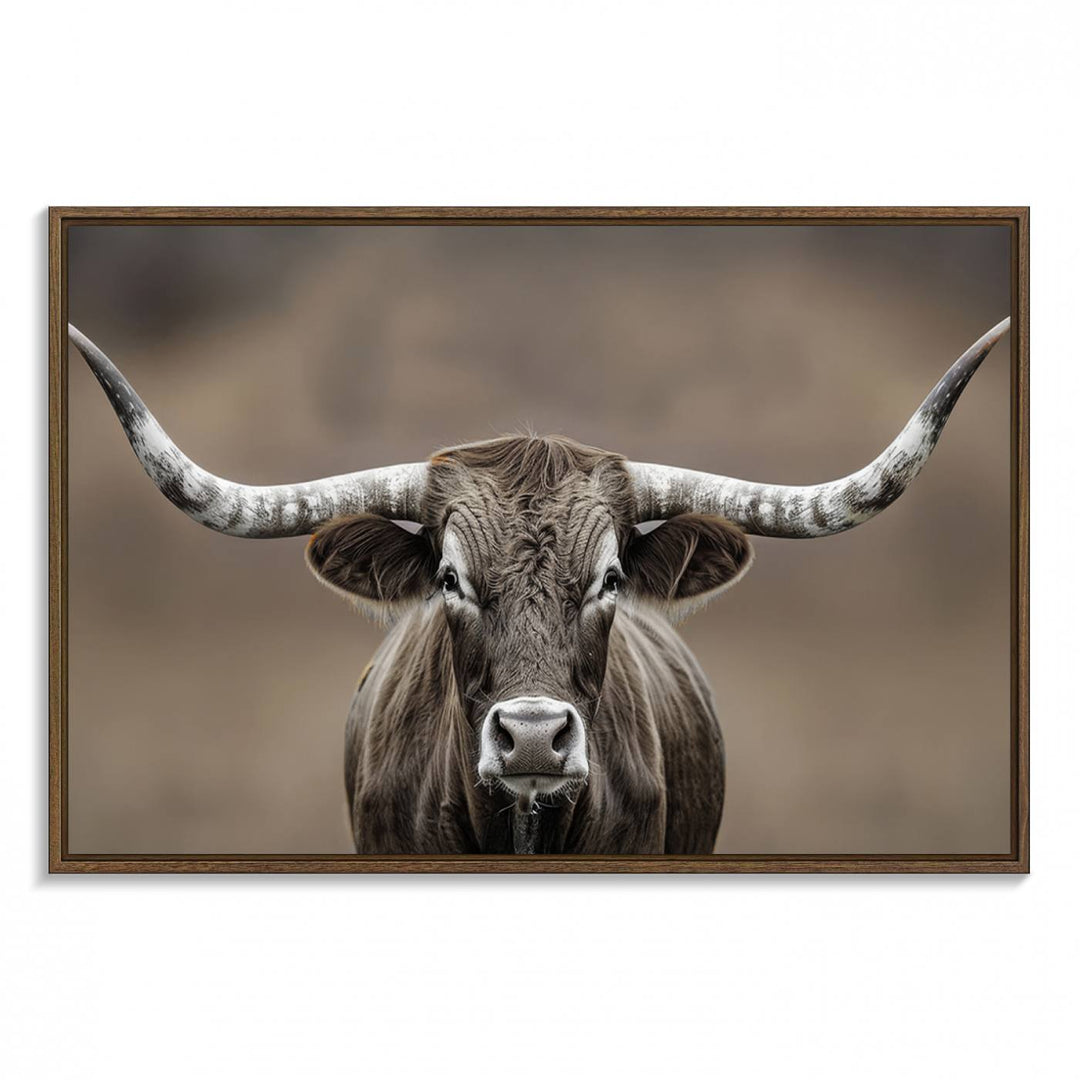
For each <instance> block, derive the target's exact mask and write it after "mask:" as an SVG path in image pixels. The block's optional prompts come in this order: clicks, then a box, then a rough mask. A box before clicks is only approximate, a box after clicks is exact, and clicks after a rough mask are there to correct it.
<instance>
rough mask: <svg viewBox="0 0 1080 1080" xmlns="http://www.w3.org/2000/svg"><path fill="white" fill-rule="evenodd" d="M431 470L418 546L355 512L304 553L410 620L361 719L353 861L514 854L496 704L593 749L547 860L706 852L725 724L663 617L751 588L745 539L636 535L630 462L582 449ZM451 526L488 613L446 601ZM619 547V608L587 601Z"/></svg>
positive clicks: (488, 451)
mask: <svg viewBox="0 0 1080 1080" xmlns="http://www.w3.org/2000/svg"><path fill="white" fill-rule="evenodd" d="M429 472H430V479H429V484H428V491H427V495H426V498H425V500H424V510H423V520H422V521H421V522H420V524H421V525H422V529H421V531H420V532H419V533H418V534H416V535H413V534H411V533H409V532H407V531H405V530H403V529H401V528H399V527H398V526H396V525H394V524H392V523H389V522H386V521H383V520H382V519H379V518H372V517H370V516H366V515H360V516H357V517H352V518H347V519H344V520H341V521H338V522H333V523H331V524H330V525H328V526H326V527H325V528H324V529H322V530H320V532H319V533H318V534H317V535H316V536H315V537H314V538H313V540H312V542H311V544H310V545H309V550H308V560H309V564H310V565H311V567H312V569H313V570H314V571H315V573H316V574H318V575H319V576H320V577H321V578H322V579H323V580H324V581H325V582H326V583H327V584H329V585H331V586H332V587H333V588H335V589H337V590H340V591H343V592H346V593H348V594H349V595H351V596H353V597H354V598H356V599H357V600H358V602H359V603H360V604H361V605H362V606H363V607H365V608H367V609H368V610H376V611H382V612H384V613H389V614H391V615H393V617H394V618H395V619H396V620H397V621H396V622H395V625H394V626H393V628H392V629H391V631H390V633H389V634H388V636H387V638H386V640H385V641H384V643H383V645H382V646H381V648H380V649H379V651H378V653H377V654H376V656H375V658H374V661H373V664H372V668H371V673H370V675H369V676H368V677H367V678H366V679H365V680H364V682H363V683H362V685H361V686H360V688H359V689H358V690H357V693H356V696H355V697H354V699H353V704H352V707H351V709H350V713H349V720H348V726H347V737H346V785H347V790H348V794H349V799H350V805H351V810H352V822H353V833H354V839H355V842H356V848H357V851H359V852H363V853H387V854H388V853H395V854H400V853H459V852H489V853H490V852H510V851H513V850H514V840H513V812H512V806H513V799H512V797H511V796H510V795H509V794H505V793H503V794H500V793H499V792H498V791H495V790H489V789H488V788H487V787H485V786H483V785H481V784H479V782H478V777H477V757H478V733H479V730H480V724H481V721H482V720H483V717H484V715H485V713H486V711H487V710H488V708H489V707H490V706H491V705H492V704H493V703H494V702H496V701H501V700H506V699H508V698H511V697H514V696H518V695H542V696H548V697H551V698H554V699H556V700H560V701H568V702H570V703H572V704H573V705H574V706H575V708H576V709H577V710H578V712H579V713H580V714H581V716H582V718H583V720H584V723H585V727H586V732H587V738H588V757H589V762H590V770H589V778H588V782H587V784H586V785H585V786H584V787H581V788H580V789H578V790H575V791H570V792H568V793H565V794H563V795H560V796H553V797H552V798H551V800H550V803H549V804H548V805H544V806H542V808H541V810H540V819H539V837H538V842H537V850H539V851H545V852H578V853H594V854H595V853H608V854H620V853H621V854H628V853H663V852H668V853H692V852H698V853H701V852H709V851H711V850H712V848H713V844H714V842H715V839H716V833H717V829H718V828H719V824H720V815H721V810H722V806H723V791H724V755H723V742H722V739H721V734H720V726H719V723H718V721H717V718H716V713H715V708H714V703H713V698H712V694H711V692H710V690H709V687H708V685H707V683H706V681H705V679H704V676H703V675H702V673H701V670H700V668H699V667H698V665H697V663H696V662H695V660H694V658H693V657H692V656H691V654H690V653H689V651H688V650H687V649H686V647H685V646H684V645H683V643H682V642H681V640H680V639H679V638H678V636H677V635H676V634H675V632H674V631H673V630H672V629H671V627H670V625H669V624H668V621H667V619H668V618H669V617H670V616H677V615H679V614H682V613H683V612H684V611H685V610H686V608H687V606H688V605H691V604H693V603H695V602H697V601H699V600H700V599H701V598H706V599H707V598H708V597H710V596H711V595H714V594H715V593H716V592H717V591H719V590H720V589H722V588H723V587H725V586H726V585H728V584H730V583H731V582H732V581H734V580H736V579H737V578H738V576H739V575H740V574H741V573H742V572H743V571H744V570H745V569H746V567H747V566H748V565H749V562H750V559H751V551H750V546H749V543H748V542H747V541H746V538H745V537H744V536H743V535H742V533H741V532H739V530H738V529H736V528H734V527H733V526H731V525H729V524H728V523H727V522H723V521H721V520H720V519H717V518H708V517H701V516H698V515H683V516H680V517H677V518H673V519H672V520H671V521H669V522H667V523H665V524H664V525H662V526H660V527H659V528H658V529H656V530H654V531H652V532H649V533H648V534H646V535H641V534H640V533H639V532H638V531H637V530H636V529H635V528H634V526H635V525H636V524H637V523H636V522H635V521H634V519H633V504H632V500H631V495H630V486H629V479H628V476H627V473H626V470H625V467H624V464H623V459H622V458H621V457H620V456H619V455H616V454H611V453H608V452H606V451H603V450H597V449H594V448H591V447H586V446H582V445H580V444H578V443H575V442H573V441H571V440H569V439H563V438H556V437H551V438H535V437H529V436H515V437H506V438H502V439H496V440H492V441H490V442H487V443H479V444H474V445H470V446H464V447H457V448H453V449H450V450H446V451H443V452H442V453H441V454H438V455H436V456H435V457H434V458H433V459H432V468H431V469H430V470H429ZM447 530H453V532H454V535H455V540H456V543H457V544H458V546H459V547H460V548H461V550H462V551H463V552H464V553H465V558H466V560H467V574H468V579H469V582H470V588H471V589H473V590H474V591H475V603H472V602H470V603H469V604H449V603H444V602H443V599H442V595H441V594H442V592H443V585H442V584H440V582H439V581H437V580H436V576H437V571H438V567H439V566H440V560H441V559H442V553H443V541H444V537H445V535H446V533H447ZM610 537H614V540H615V545H616V547H617V551H618V554H619V560H620V562H621V565H622V574H621V577H622V581H621V595H620V596H619V598H618V601H617V604H603V605H602V604H598V603H590V602H587V597H586V593H587V590H588V589H590V588H595V585H591V584H590V583H591V582H595V577H596V572H597V567H598V566H599V568H600V572H601V574H602V573H603V568H604V563H603V561H602V560H603V557H604V552H606V551H608V550H609V549H610V543H611V541H610V539H605V538H610ZM605 545H608V546H605ZM598 559H599V560H601V561H600V562H598V561H597V560H598Z"/></svg>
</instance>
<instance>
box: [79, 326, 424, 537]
mask: <svg viewBox="0 0 1080 1080" xmlns="http://www.w3.org/2000/svg"><path fill="white" fill-rule="evenodd" d="M68 337H69V338H70V339H71V341H72V344H74V345H75V347H76V348H77V349H78V350H79V352H81V353H82V355H83V357H84V358H85V360H86V362H87V363H88V364H89V365H90V370H91V371H93V373H94V375H96V376H97V380H98V382H99V383H101V385H102V388H103V389H104V390H105V393H106V395H107V396H108V398H109V402H110V403H111V405H112V407H113V409H114V410H115V411H116V415H117V416H118V417H119V419H120V423H121V424H122V425H123V428H124V431H125V433H126V434H127V437H128V442H130V443H131V447H132V449H133V450H134V451H135V456H136V457H137V458H138V459H139V461H140V462H141V464H142V467H143V468H144V469H145V470H146V473H147V475H148V476H149V477H150V479H151V480H153V481H154V483H155V484H156V485H157V486H158V488H159V489H160V491H161V492H162V493H163V494H164V495H165V496H166V497H167V498H168V499H169V500H170V501H171V502H172V503H174V504H175V505H176V506H178V507H179V508H180V509H181V510H183V511H184V513H185V514H188V515H189V516H190V517H192V518H194V519H195V520H196V521H198V522H199V523H200V524H202V525H205V526H206V527H207V528H210V529H213V530H215V531H216V532H221V533H227V534H228V535H229V536H243V537H250V538H258V539H270V538H275V537H284V536H302V535H304V534H305V533H310V532H314V531H315V530H316V529H318V528H319V527H320V526H321V525H323V524H325V523H326V522H327V521H329V520H330V519H331V518H335V517H338V516H340V515H342V514H360V513H369V514H380V515H382V516H383V517H387V518H392V519H397V520H403V521H409V520H417V519H418V518H419V516H420V503H421V500H422V498H423V494H424V489H425V486H426V483H427V463H426V462H418V463H416V464H411V465H390V466H387V467H385V468H381V469H365V470H363V471H361V472H354V473H347V474H345V475H342V476H328V477H326V478H324V479H322V480H311V481H308V482H306V483H299V484H277V485H273V486H266V487H259V486H253V485H249V484H236V483H233V481H231V480H224V479H222V478H221V477H220V476H214V474H213V473H209V472H207V471H206V470H205V469H203V468H202V467H201V466H199V465H196V464H195V462H193V461H192V460H191V459H190V458H189V457H187V455H185V454H184V453H183V451H181V450H180V449H179V447H177V446H176V444H175V443H174V442H173V441H172V439H170V438H169V436H168V434H167V433H166V432H165V429H164V428H163V427H162V426H161V425H160V424H159V423H158V422H157V420H155V419H154V416H153V414H152V413H151V412H150V410H149V409H148V408H147V407H146V406H145V405H144V404H143V403H142V400H141V399H140V398H139V395H138V394H136V393H135V391H134V390H133V389H132V388H131V384H130V383H129V382H128V381H127V379H125V378H124V376H123V375H122V374H121V373H120V371H119V370H118V369H117V368H116V366H115V365H114V364H113V363H112V361H111V360H110V359H109V358H108V357H107V356H106V355H105V354H104V353H103V352H102V351H101V350H100V349H99V348H98V347H97V346H96V345H95V344H94V343H93V342H92V341H91V340H90V339H89V338H88V337H86V335H85V334H82V333H80V332H79V331H78V330H77V329H76V328H75V327H74V326H72V325H71V324H70V323H69V324H68Z"/></svg>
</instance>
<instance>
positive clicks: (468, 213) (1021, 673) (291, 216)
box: [48, 207, 1029, 873]
mask: <svg viewBox="0 0 1080 1080" xmlns="http://www.w3.org/2000/svg"><path fill="white" fill-rule="evenodd" d="M135 223H144V224H159V225H198V224H207V223H213V224H236V225H244V224H282V225H299V224H320V225H334V224H342V225H345V224H348V225H357V224H440V225H447V226H453V225H479V224H483V225H491V226H498V225H537V224H544V225H560V224H596V225H605V224H624V225H625V224H633V225H635V226H639V227H642V228H647V227H649V226H650V225H657V224H660V225H677V224H687V225H730V224H741V225H771V226H777V227H782V226H784V225H789V224H795V225H817V224H823V225H824V224H828V225H877V224H888V225H903V226H910V227H918V226H920V225H927V224H935V225H957V226H968V227H979V226H983V225H996V226H1006V227H1008V229H1009V230H1010V235H1011V275H1012V297H1011V305H1012V306H1011V318H1012V335H1011V338H1010V341H1011V391H1012V392H1011V447H1012V453H1011V474H1010V486H1011V522H1012V551H1011V567H1010V573H1011V582H1010V602H1011V627H1010V634H1011V695H1010V709H1011V747H1010V751H1011V795H1010V799H1011V805H1010V845H1009V850H1008V851H1001V852H999V853H993V854H962V853H961V854H956V855H942V854H934V855H919V854H912V855H895V854H891V855H880V856H879V855H867V854H859V855H843V854H820V855H806V854H801V855H791V856H785V855H696V856H677V857H676V856H668V855H643V856H633V857H628V856H601V855H595V856H594V855H589V856H564V855H550V856H548V855H544V856H516V855H500V856H483V855H475V856H449V855H448V856H426V855H425V856H422V857H403V856H391V855H383V856H353V855H334V856H306V855H273V856H265V855H184V856H177V855H170V854H167V853H163V854H160V855H157V854H154V855H149V854H142V855H124V856H118V855H111V854H110V855H105V854H86V853H81V852H80V853H77V854H73V853H72V852H71V851H70V850H69V845H68V839H67V838H68V834H69V829H68V779H67V771H68V751H69V742H68V692H67V687H68V645H67V633H68V610H67V578H68V571H67V567H68V547H69V542H70V537H69V533H68V527H67V510H68V481H67V477H68V441H67V417H68V377H69V376H68V359H67V356H68V349H67V337H66V332H65V327H66V326H67V322H68V318H67V307H68V303H67V238H68V231H69V229H71V228H72V227H75V226H108V225H120V224H135ZM1028 233H1029V213H1028V209H1027V208H1026V207H916V208H912V207H847V208H836V207H809V208H806V207H804V208H709V207H670V208H660V207H655V208H648V207H646V208H598V207H593V208H588V207H585V208H564V207H548V208H543V207H539V208H537V207H532V208H519V207H500V208H492V207H488V208H427V207H415V208H408V207H406V208H287V207H284V208H283V207H275V208H255V207H221V208H218V207H215V208H190V207H112V208H109V207H53V208H51V209H50V211H49V338H48V340H49V656H50V666H49V870H50V872H54V873H191V872H214V873H356V872H368V873H371V872H374V873H401V872H437V873H457V872H471V873H475V872H494V873H521V872H534V873H535V872H539V873H582V872H605V873H611V872H618V873H627V872H632V873H670V872H678V873H763V872H769V873H807V872H814V873H817V872H834V873H836V872H840V873H896V872H904V873H1027V872H1028V870H1029V835H1028V803H1029V777H1028V762H1029V716H1028V673H1029V666H1028V516H1029V494H1028V483H1029V472H1028V365H1029V328H1028V319H1029V300H1028ZM115 359H117V361H118V362H119V363H120V364H121V366H122V358H120V357H116V358H115ZM947 359H950V358H946V362H947ZM117 438H118V439H119V438H120V435H119V434H117Z"/></svg>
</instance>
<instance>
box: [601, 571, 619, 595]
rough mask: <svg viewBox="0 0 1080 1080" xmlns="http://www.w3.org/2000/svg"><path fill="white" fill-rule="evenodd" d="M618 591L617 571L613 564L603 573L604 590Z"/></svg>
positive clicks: (608, 591) (607, 591) (609, 591)
mask: <svg viewBox="0 0 1080 1080" xmlns="http://www.w3.org/2000/svg"><path fill="white" fill-rule="evenodd" d="M618 591H619V571H618V570H616V569H615V567H614V566H613V567H612V568H611V569H610V570H609V571H608V572H607V573H606V574H605V575H604V592H606V593H617V592H618Z"/></svg>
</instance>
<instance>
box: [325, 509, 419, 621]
mask: <svg viewBox="0 0 1080 1080" xmlns="http://www.w3.org/2000/svg"><path fill="white" fill-rule="evenodd" d="M306 559H307V564H308V567H309V568H310V569H311V572H312V573H313V574H314V575H315V576H316V577H317V578H318V579H319V580H320V581H321V582H322V583H323V584H324V585H327V586H329V587H330V588H331V589H333V590H335V592H340V593H343V594H345V595H346V596H348V597H349V598H350V599H351V600H353V601H354V602H355V603H356V604H357V606H359V607H361V608H363V609H365V610H367V611H368V612H369V613H370V614H372V615H376V616H379V617H386V616H388V615H390V614H392V613H393V608H394V606H395V605H398V604H403V603H407V602H408V601H410V600H418V599H420V598H421V597H423V596H425V595H427V594H428V593H430V592H431V590H432V587H433V585H432V583H433V581H434V578H435V571H436V570H437V569H438V561H437V559H436V557H435V552H434V551H433V550H432V547H431V543H430V542H429V540H428V538H427V536H426V534H425V533H424V531H423V530H420V531H419V532H410V531H409V530H407V529H405V528H403V527H402V526H400V525H396V524H395V523H394V522H392V521H388V520H387V519H386V518H382V517H376V516H375V515H373V514H357V515H355V516H352V517H345V518H338V519H337V520H335V521H331V522H329V523H328V524H326V525H324V526H323V527H322V528H321V529H320V530H319V531H318V532H317V533H315V535H314V536H312V538H311V540H309V541H308V546H307V554H306Z"/></svg>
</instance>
